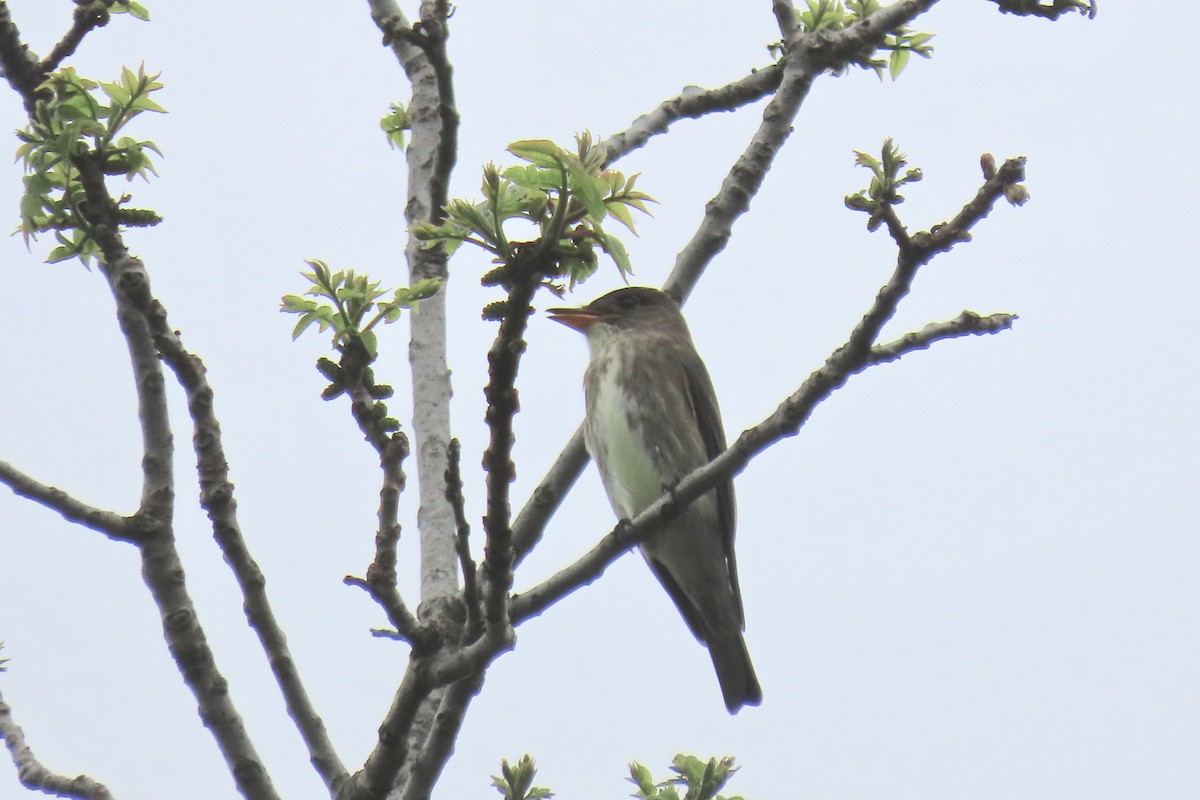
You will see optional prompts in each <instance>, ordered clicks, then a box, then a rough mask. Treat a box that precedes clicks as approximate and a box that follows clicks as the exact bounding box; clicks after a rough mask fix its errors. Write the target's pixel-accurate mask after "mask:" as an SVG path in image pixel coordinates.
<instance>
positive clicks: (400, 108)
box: [379, 103, 412, 150]
mask: <svg viewBox="0 0 1200 800" xmlns="http://www.w3.org/2000/svg"><path fill="white" fill-rule="evenodd" d="M379 127H380V128H382V129H383V133H384V135H385V136H387V141H388V147H391V148H392V149H393V150H403V149H404V132H405V131H407V130H411V128H412V123H411V122H410V121H409V119H408V106H406V105H404V104H403V103H392V104H391V105H389V106H388V113H387V114H384V116H383V119H381V120H379Z"/></svg>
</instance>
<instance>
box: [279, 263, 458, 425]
mask: <svg viewBox="0 0 1200 800" xmlns="http://www.w3.org/2000/svg"><path fill="white" fill-rule="evenodd" d="M306 263H307V264H308V265H309V266H310V267H312V272H301V273H300V274H301V275H303V276H304V278H305V279H306V280H307V281H308V282H309V283H310V284H312V286H311V287H310V288H309V289H308V290H307V291H306V292H304V294H303V295H295V294H289V295H284V297H283V302H282V305H281V306H280V310H281V311H283V312H284V313H287V314H299V315H300V320H299V321H298V322H297V323H296V326H295V327H294V328H293V329H292V339H293V340H295V339H297V338H298V337H299V336H300V334H302V333H304V331H306V330H307V329H308V328H309V327H311V326H312V325H313V324H314V323H315V324H316V325H317V327H318V329H319V330H320V331H322V332H323V331H329V330H332V331H333V347H334V349H335V350H336V351H337V352H338V353H339V354H340V358H339V359H338V361H336V362H335V361H333V360H331V359H328V358H320V359H318V360H317V371H318V372H320V373H321V374H322V375H323V376H324V377H325V378H326V379H327V380H328V381H329V385H328V386H326V387H325V389H324V390H323V391H322V392H321V397H322V398H324V399H326V400H332V399H334V398H335V397H339V396H340V395H342V394H343V393H345V392H346V391H348V390H349V389H350V388H351V387H358V386H361V387H362V388H363V389H365V390H366V393H367V394H368V395H369V396H370V397H371V399H372V400H374V401H375V403H374V406H373V408H372V412H371V413H372V414H373V416H374V417H375V423H376V424H377V425H379V426H380V427H381V429H382V430H384V431H387V432H391V431H394V430H398V429H399V427H400V423H399V422H397V421H396V420H395V419H394V418H392V417H389V416H388V413H387V406H386V405H384V403H383V402H382V401H383V400H385V399H387V398H389V397H391V396H392V394H393V391H392V387H391V386H388V385H385V384H376V383H375V373H374V371H373V370H372V369H371V366H370V365H371V364H372V363H373V362H374V361H375V359H376V357H377V356H378V354H379V341H378V338H377V337H376V334H375V326H377V325H378V324H380V323H384V324H390V323H392V322H395V321H396V320H398V319H400V315H401V313H402V312H403V311H404V309H406V308H407V309H412V308H416V307H417V305H418V303H420V301H422V300H426V299H428V298H430V297H433V295H435V294H437V292H438V290H439V289H441V288H442V282H441V281H440V280H437V279H436V278H431V279H427V280H422V281H418V282H417V283H416V284H414V285H413V286H404V287H401V288H399V289H395V290H388V289H381V288H380V282H379V281H372V280H371V279H370V277H369V276H367V275H363V274H359V273H357V272H355V271H354V270H352V269H351V270H339V271H337V272H333V271H332V270H330V268H329V265H327V264H326V263H325V262H324V261H319V260H317V259H313V260H311V261H308V262H306ZM388 294H390V295H391V298H390V299H388V300H381V298H383V297H385V296H387V295H388Z"/></svg>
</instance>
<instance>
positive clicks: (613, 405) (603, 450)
mask: <svg viewBox="0 0 1200 800" xmlns="http://www.w3.org/2000/svg"><path fill="white" fill-rule="evenodd" d="M623 366H627V365H623V364H622V357H621V354H620V351H619V349H618V348H613V349H612V350H611V351H610V352H609V353H607V354H605V357H604V358H601V359H597V360H596V361H594V362H593V364H592V366H591V367H589V370H588V372H589V374H588V376H587V386H586V389H587V404H588V412H587V421H586V423H585V426H584V438H585V440H586V442H587V447H588V451H589V452H590V453H591V454H592V458H594V459H595V460H596V465H597V467H598V468H599V470H600V478H601V480H602V481H603V482H604V488H605V490H606V491H607V493H608V499H609V502H610V503H611V504H612V506H613V510H614V511H616V512H617V515H618V516H620V517H622V518H630V517H634V516H636V515H637V514H638V513H640V512H641V511H642V510H643V509H645V508H646V507H647V506H649V505H650V504H651V503H653V502H654V501H655V500H657V499H658V497H659V495H661V494H662V491H663V484H664V483H666V482H668V481H669V480H670V477H669V476H667V475H665V474H663V470H662V469H661V467H660V466H659V464H658V462H659V461H660V460H661V454H659V453H656V452H655V451H654V450H653V449H652V448H651V447H650V446H649V445H648V443H647V439H648V437H647V430H646V426H647V424H648V416H650V415H649V413H648V409H645V408H642V407H641V405H640V404H639V402H638V393H637V392H636V391H631V389H632V388H633V387H630V386H627V385H626V384H625V382H624V380H622V378H621V376H622V375H623V372H622V367H623ZM626 377H628V376H626ZM659 422H660V424H661V423H662V421H661V420H660V421H659Z"/></svg>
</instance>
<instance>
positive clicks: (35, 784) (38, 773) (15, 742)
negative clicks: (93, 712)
mask: <svg viewBox="0 0 1200 800" xmlns="http://www.w3.org/2000/svg"><path fill="white" fill-rule="evenodd" d="M0 736H2V737H3V738H4V744H5V745H6V746H7V747H8V752H9V753H10V754H12V762H13V765H14V766H15V767H16V768H17V779H18V780H19V781H21V785H22V786H24V787H25V788H26V789H33V790H35V791H39V792H45V793H46V794H55V795H58V796H59V797H70V798H77V800H112V793H111V792H109V791H108V788H107V787H105V786H104V784H102V783H100V782H98V781H96V780H93V779H92V778H89V777H87V776H86V775H79V776H77V777H74V778H68V777H66V776H65V775H56V774H54V773H53V772H51V771H50V770H48V769H46V767H44V766H43V765H42V763H41V762H40V761H38V760H37V758H36V757H35V756H34V755H33V751H32V750H30V749H29V745H28V744H27V743H26V742H25V732H24V731H22V730H21V728H20V727H19V726H18V725H17V723H16V721H15V720H14V719H13V716H12V707H11V706H10V705H9V704H8V703H6V702H4V697H3V695H0Z"/></svg>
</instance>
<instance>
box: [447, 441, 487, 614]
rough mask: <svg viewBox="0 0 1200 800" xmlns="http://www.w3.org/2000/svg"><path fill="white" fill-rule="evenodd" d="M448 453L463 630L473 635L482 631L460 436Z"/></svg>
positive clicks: (448, 482)
mask: <svg viewBox="0 0 1200 800" xmlns="http://www.w3.org/2000/svg"><path fill="white" fill-rule="evenodd" d="M449 456H450V464H449V466H448V467H447V469H446V499H447V500H449V501H450V505H451V507H452V508H453V509H454V523H455V525H456V527H457V529H458V533H457V535H456V536H455V540H454V542H455V548H456V549H457V550H458V563H459V566H460V567H461V568H462V578H463V605H465V606H466V607H467V624H466V627H465V628H464V630H463V633H464V635H465V636H468V637H474V636H477V635H479V632H480V618H479V584H478V581H477V580H476V575H475V570H476V567H475V559H473V558H472V557H471V524H470V523H469V522H467V511H466V498H465V497H463V481H462V470H461V469H460V462H461V459H462V446H461V445H460V444H459V441H458V439H451V440H450V450H449Z"/></svg>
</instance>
